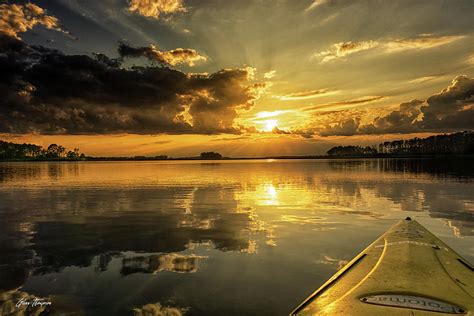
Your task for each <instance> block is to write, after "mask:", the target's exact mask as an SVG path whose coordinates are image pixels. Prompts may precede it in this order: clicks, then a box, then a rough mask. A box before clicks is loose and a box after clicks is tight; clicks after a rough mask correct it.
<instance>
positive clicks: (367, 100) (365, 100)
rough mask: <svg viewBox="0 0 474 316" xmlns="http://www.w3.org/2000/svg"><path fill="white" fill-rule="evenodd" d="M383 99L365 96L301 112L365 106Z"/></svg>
mask: <svg viewBox="0 0 474 316" xmlns="http://www.w3.org/2000/svg"><path fill="white" fill-rule="evenodd" d="M384 98H385V97H383V96H366V97H362V98H359V99H354V100H348V101H341V102H332V103H327V104H320V105H315V106H310V107H306V108H304V109H303V111H316V110H327V109H328V108H329V109H332V110H334V109H335V108H337V109H340V108H341V107H347V106H354V105H360V104H366V103H370V102H374V101H378V100H381V99H384Z"/></svg>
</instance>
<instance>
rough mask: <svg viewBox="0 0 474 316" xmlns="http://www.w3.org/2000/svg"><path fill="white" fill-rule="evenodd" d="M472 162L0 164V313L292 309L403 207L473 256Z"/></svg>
mask: <svg viewBox="0 0 474 316" xmlns="http://www.w3.org/2000/svg"><path fill="white" fill-rule="evenodd" d="M473 162H474V161H473V160H381V159H379V160H378V159H369V160H276V161H273V160H249V161H222V162H211V161H206V162H202V161H181V162H179V161H169V162H168V161H163V162H79V163H74V162H63V163H0V203H1V204H0V227H1V229H0V293H1V294H0V304H2V307H0V311H2V308H3V314H6V313H7V311H8V310H14V309H15V308H16V307H15V306H14V305H15V304H16V303H17V302H18V300H19V299H20V298H22V297H23V298H24V299H25V300H26V301H27V300H32V299H34V298H41V299H45V300H48V301H51V304H52V305H51V306H50V308H51V309H52V310H53V311H55V313H56V314H60V313H70V314H68V315H134V314H136V315H162V314H163V315H180V313H184V314H186V315H287V314H288V313H289V312H290V311H291V310H292V309H293V308H294V307H295V306H296V305H298V304H299V303H300V302H301V301H302V300H303V299H304V298H306V297H307V296H308V295H309V294H310V293H311V292H312V291H314V290H315V289H316V288H317V287H319V286H320V285H321V284H323V283H324V282H325V281H326V280H327V279H328V278H329V277H330V276H332V274H334V273H335V272H336V271H337V270H338V268H340V267H341V266H342V265H343V264H344V263H345V262H347V261H348V260H350V259H351V258H352V257H354V256H355V255H356V254H358V253H359V252H360V251H361V250H363V249H364V248H365V247H366V246H367V245H368V244H370V243H371V242H372V241H373V240H374V239H376V238H377V237H378V236H379V235H380V234H382V233H383V232H385V230H387V229H388V228H389V227H390V226H391V225H393V224H395V223H396V222H397V221H398V220H400V219H402V218H405V217H406V216H411V217H413V218H415V219H417V220H418V221H419V222H420V223H422V224H423V225H424V226H425V227H427V228H428V229H429V230H431V231H432V232H433V233H435V234H436V235H438V236H439V237H440V238H441V239H442V240H443V241H445V242H446V243H447V244H448V245H450V246H451V247H452V248H453V249H454V250H456V251H457V252H458V253H460V254H461V255H462V256H464V257H465V258H466V259H467V260H469V261H470V262H471V263H474V181H473V180H474V164H473ZM30 308H32V307H30ZM35 308H38V307H35ZM147 311H149V314H146V312H147ZM160 313H161V314H160ZM166 313H168V314H166Z"/></svg>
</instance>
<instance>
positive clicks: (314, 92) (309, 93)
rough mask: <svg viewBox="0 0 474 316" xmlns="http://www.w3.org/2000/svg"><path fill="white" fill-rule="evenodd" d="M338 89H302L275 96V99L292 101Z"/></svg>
mask: <svg viewBox="0 0 474 316" xmlns="http://www.w3.org/2000/svg"><path fill="white" fill-rule="evenodd" d="M336 93H338V91H331V90H328V89H319V90H311V91H303V92H295V93H290V94H287V95H281V96H276V98H277V99H280V100H282V101H292V100H304V99H312V98H318V97H321V96H327V95H332V94H336Z"/></svg>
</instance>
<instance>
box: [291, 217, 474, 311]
mask: <svg viewBox="0 0 474 316" xmlns="http://www.w3.org/2000/svg"><path fill="white" fill-rule="evenodd" d="M443 314H444V315H474V267H472V266H471V265H470V264H469V263H468V262H467V261H466V260H465V259H463V258H461V256H459V255H458V254H457V253H456V252H455V251H454V250H452V249H451V248H449V247H448V246H447V245H446V244H445V243H443V242H442V241H441V240H440V239H438V238H437V237H436V236H434V235H433V234H432V233H430V232H429V231H428V230H427V229H426V228H424V227H423V226H421V225H420V224H419V223H418V222H416V221H414V220H412V219H410V218H409V217H407V218H406V219H405V220H402V221H400V222H399V223H398V224H396V225H395V226H393V227H392V228H391V229H389V230H388V231H387V232H386V233H385V234H383V235H382V236H381V237H380V238H378V239H377V240H376V241H375V242H374V243H372V244H371V245H370V246H369V247H367V248H366V249H365V250H364V251H362V252H361V253H360V254H359V255H357V256H356V257H355V258H354V259H352V261H350V262H349V263H348V264H347V265H346V266H345V267H344V268H342V269H341V270H339V271H338V272H337V273H336V274H335V275H334V276H333V277H332V278H330V279H329V280H328V281H327V282H326V283H325V284H323V285H322V286H321V287H320V288H319V289H318V290H317V291H316V292H314V293H313V294H311V295H310V296H309V297H308V298H307V299H306V300H305V301H303V303H301V304H300V305H299V306H298V307H297V308H296V309H295V310H294V311H293V312H292V313H291V314H290V315H382V316H389V315H397V316H402V315H417V316H418V315H419V316H423V315H431V316H434V315H440V316H442V315H443Z"/></svg>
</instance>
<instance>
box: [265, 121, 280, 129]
mask: <svg viewBox="0 0 474 316" xmlns="http://www.w3.org/2000/svg"><path fill="white" fill-rule="evenodd" d="M263 123H264V124H265V127H264V128H263V130H264V131H265V132H271V131H272V130H273V129H274V128H275V127H277V126H278V121H277V120H265V121H263Z"/></svg>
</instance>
